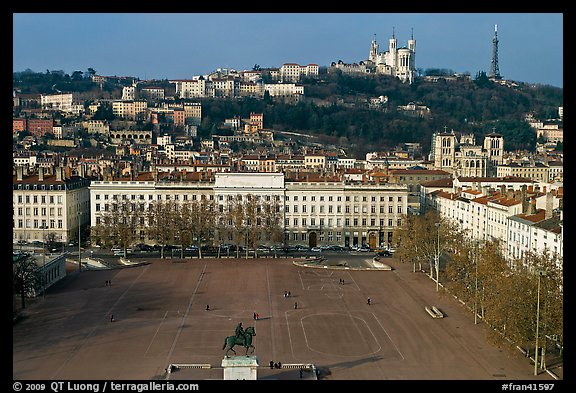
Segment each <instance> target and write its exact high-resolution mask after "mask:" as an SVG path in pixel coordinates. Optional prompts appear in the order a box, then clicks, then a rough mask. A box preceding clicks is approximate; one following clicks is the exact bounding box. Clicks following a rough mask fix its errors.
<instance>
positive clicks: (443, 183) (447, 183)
mask: <svg viewBox="0 0 576 393" xmlns="http://www.w3.org/2000/svg"><path fill="white" fill-rule="evenodd" d="M453 185H454V181H453V179H452V178H447V179H436V180H430V181H427V182H424V183H422V186H423V187H452V186H453Z"/></svg>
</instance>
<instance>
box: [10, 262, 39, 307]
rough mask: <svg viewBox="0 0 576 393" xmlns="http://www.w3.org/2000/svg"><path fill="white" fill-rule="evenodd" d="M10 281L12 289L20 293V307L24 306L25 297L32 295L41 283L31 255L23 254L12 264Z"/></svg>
mask: <svg viewBox="0 0 576 393" xmlns="http://www.w3.org/2000/svg"><path fill="white" fill-rule="evenodd" d="M12 281H13V285H14V290H15V291H16V293H19V294H20V299H21V304H22V308H26V297H32V296H34V295H35V294H36V290H37V288H38V287H39V286H40V285H41V277H40V275H39V271H38V265H37V264H36V259H35V258H34V257H33V256H32V255H25V256H23V257H21V258H20V259H19V260H18V261H16V262H15V263H14V264H13V265H12Z"/></svg>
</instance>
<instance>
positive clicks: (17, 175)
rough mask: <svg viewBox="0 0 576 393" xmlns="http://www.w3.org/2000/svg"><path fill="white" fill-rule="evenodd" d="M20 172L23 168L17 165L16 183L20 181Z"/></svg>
mask: <svg viewBox="0 0 576 393" xmlns="http://www.w3.org/2000/svg"><path fill="white" fill-rule="evenodd" d="M22 172H23V168H22V167H21V166H20V165H18V166H17V167H16V181H22Z"/></svg>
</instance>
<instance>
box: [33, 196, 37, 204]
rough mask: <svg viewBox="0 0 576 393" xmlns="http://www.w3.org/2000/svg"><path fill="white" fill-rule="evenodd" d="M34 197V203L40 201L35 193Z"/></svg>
mask: <svg viewBox="0 0 576 393" xmlns="http://www.w3.org/2000/svg"><path fill="white" fill-rule="evenodd" d="M33 198H34V199H33V200H34V203H38V195H34V197H33Z"/></svg>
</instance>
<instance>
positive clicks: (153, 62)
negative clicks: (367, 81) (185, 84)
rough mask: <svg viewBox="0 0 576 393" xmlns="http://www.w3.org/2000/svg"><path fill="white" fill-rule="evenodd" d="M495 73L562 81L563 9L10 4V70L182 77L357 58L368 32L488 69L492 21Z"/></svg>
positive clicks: (424, 64)
mask: <svg viewBox="0 0 576 393" xmlns="http://www.w3.org/2000/svg"><path fill="white" fill-rule="evenodd" d="M495 25H498V40H499V46H498V64H499V69H500V74H501V75H502V77H503V78H504V79H510V80H514V81H520V82H527V83H538V84H546V85H552V86H557V87H563V27H564V26H563V14H562V13H280V12H278V13H14V14H13V70H14V71H24V70H26V69H31V70H33V71H36V72H45V71H46V70H47V69H49V70H63V71H64V72H66V73H68V74H72V72H74V71H83V72H84V71H86V70H87V69H88V68H93V69H94V70H96V73H97V74H99V75H108V76H111V75H116V76H134V77H138V78H140V79H190V78H192V77H193V76H196V75H205V74H208V73H210V72H212V71H214V70H216V69H217V68H231V69H235V70H249V69H252V68H253V67H254V65H255V64H258V65H259V66H260V67H262V68H265V67H280V66H282V64H284V63H297V64H300V65H307V64H318V65H319V66H330V63H332V62H337V61H338V60H342V61H343V62H345V63H354V62H359V61H362V60H366V59H367V58H368V55H369V50H370V43H371V41H372V39H374V35H376V40H377V42H378V44H379V46H380V51H381V52H382V51H386V50H388V40H389V39H390V38H391V36H392V31H393V30H394V33H395V37H396V40H397V46H398V47H403V46H407V40H408V39H410V35H411V31H412V29H413V32H414V39H415V40H416V58H415V59H416V68H421V69H422V70H426V69H427V68H446V69H451V70H454V71H455V72H469V73H470V74H471V75H472V76H473V77H474V76H475V75H476V73H477V72H479V71H485V72H486V73H487V74H488V73H489V71H490V67H491V60H492V39H493V37H494V26H495Z"/></svg>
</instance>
